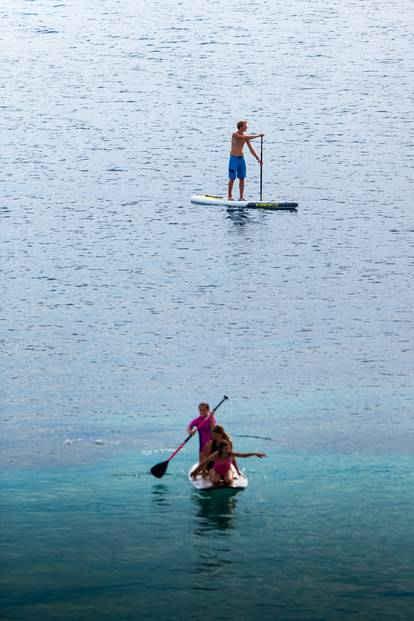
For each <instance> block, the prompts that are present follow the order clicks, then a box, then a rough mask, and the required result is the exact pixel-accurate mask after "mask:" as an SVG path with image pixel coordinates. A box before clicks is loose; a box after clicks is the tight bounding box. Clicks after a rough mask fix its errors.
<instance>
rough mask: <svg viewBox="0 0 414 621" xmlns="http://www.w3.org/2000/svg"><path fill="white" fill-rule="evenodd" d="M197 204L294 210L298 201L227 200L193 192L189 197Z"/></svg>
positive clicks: (222, 197)
mask: <svg viewBox="0 0 414 621" xmlns="http://www.w3.org/2000/svg"><path fill="white" fill-rule="evenodd" d="M190 201H191V202H192V203H195V204H197V205H223V206H225V207H238V208H247V209H273V210H275V211H276V210H286V211H295V210H296V209H297V207H298V203H277V202H275V201H229V200H228V199H227V198H225V197H224V196H210V195H209V194H193V196H192V197H191V198H190Z"/></svg>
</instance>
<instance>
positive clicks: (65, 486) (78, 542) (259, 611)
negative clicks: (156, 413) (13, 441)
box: [1, 439, 414, 621]
mask: <svg viewBox="0 0 414 621" xmlns="http://www.w3.org/2000/svg"><path fill="white" fill-rule="evenodd" d="M240 442H242V441H240ZM251 442H252V440H250V441H249V442H247V441H246V440H244V441H243V442H242V443H241V446H242V447H243V448H247V447H248V446H249V445H250V446H251V444H250V443H251ZM255 442H256V446H258V448H260V449H265V450H268V451H269V448H270V449H271V451H272V452H271V454H270V456H269V458H268V459H267V460H260V461H259V460H254V459H253V458H252V459H249V460H245V462H243V465H245V466H246V472H247V474H248V476H249V488H248V489H247V490H246V491H243V492H240V493H238V494H237V495H235V496H228V495H227V493H226V492H224V493H222V492H221V491H217V492H213V493H210V494H206V495H204V496H203V495H202V494H200V493H198V492H196V491H195V490H193V489H192V488H191V487H190V485H189V484H188V482H187V481H186V479H185V476H186V471H187V468H188V467H189V465H191V463H192V457H193V456H192V452H191V451H190V450H188V451H187V452H186V453H184V454H182V455H181V456H180V457H178V456H177V458H176V460H174V461H173V462H171V463H170V466H169V470H168V473H167V475H166V476H165V477H164V478H163V479H162V480H156V479H154V478H152V477H151V476H150V475H148V469H149V467H150V466H151V465H153V464H154V463H156V462H157V461H159V460H160V459H161V460H162V459H163V455H161V454H152V455H140V454H135V455H134V454H131V455H129V456H124V458H123V459H122V460H114V461H112V462H111V463H107V464H105V465H104V466H100V467H95V466H83V467H70V468H67V469H65V470H63V469H41V470H30V471H28V470H6V472H4V473H3V475H2V488H3V497H2V535H1V539H2V549H3V573H2V587H1V599H2V604H3V618H4V619H6V620H10V621H12V620H17V619H19V620H20V619H39V618H41V619H44V620H46V621H47V620H52V619H79V620H83V619H85V620H89V619H94V618H95V619H96V618H99V619H103V620H108V621H109V620H111V621H112V620H115V619H125V620H127V619H128V620H129V619H131V620H132V619H141V618H144V617H145V616H149V617H150V618H153V619H160V620H161V619H162V620H165V621H168V620H171V621H172V620H174V619H177V618H182V617H183V616H184V617H185V618H189V619H199V618H200V611H202V614H203V616H204V615H206V616H207V617H208V618H211V619H214V620H221V619H223V620H224V619H227V618H228V617H229V616H231V615H235V616H236V617H238V618H240V619H246V620H248V621H250V620H253V619H256V618H257V617H258V616H260V617H261V618H263V619H266V620H269V621H270V620H272V619H286V620H298V621H299V620H304V621H305V620H311V619H313V620H316V619H321V620H322V619H325V620H328V619H329V620H331V619H332V620H338V621H340V620H342V619H351V618H352V619H360V620H361V621H363V620H373V621H374V620H379V619H381V620H382V619H383V620H384V621H385V620H393V619H395V620H397V619H398V620H403V619H406V620H407V621H408V619H410V615H411V612H412V608H413V604H414V591H413V585H412V571H413V567H414V558H413V549H414V532H413V528H412V515H413V511H414V492H413V465H414V463H413V459H412V457H408V456H401V455H388V456H387V457H382V458H373V457H371V458H369V457H359V458H355V457H351V456H349V455H341V454H337V455H335V456H326V455H320V454H319V455H318V454H311V453H304V452H295V453H294V454H293V453H289V452H286V451H278V450H275V448H274V447H271V446H269V442H265V441H258V440H257V439H256V441H255ZM396 499H398V501H397V502H396Z"/></svg>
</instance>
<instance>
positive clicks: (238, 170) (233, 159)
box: [229, 155, 246, 179]
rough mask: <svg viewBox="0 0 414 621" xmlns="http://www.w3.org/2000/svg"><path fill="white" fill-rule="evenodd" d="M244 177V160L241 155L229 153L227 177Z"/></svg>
mask: <svg viewBox="0 0 414 621" xmlns="http://www.w3.org/2000/svg"><path fill="white" fill-rule="evenodd" d="M236 176H237V177H238V178H239V179H245V178H246V162H245V161H244V157H243V155H230V159H229V179H235V178H236Z"/></svg>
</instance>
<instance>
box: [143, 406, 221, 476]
mask: <svg viewBox="0 0 414 621" xmlns="http://www.w3.org/2000/svg"><path fill="white" fill-rule="evenodd" d="M227 399H228V397H226V395H224V397H223V398H222V400H221V401H220V403H219V404H218V405H216V407H215V408H213V410H212V412H210V414H209V416H210V415H211V414H214V412H216V411H217V410H218V409H219V407H220V406H221V404H222V403H224V402H225V401H227ZM204 423H205V420H203V421H201V423H200V424H199V425H197V427H196V429H195V431H197V430H198V428H199V427H201V425H204ZM194 433H195V432H194ZM193 435H194V434H193V433H190V435H189V436H187V437H186V439H185V440H184V442H183V443H182V444H180V446H179V447H178V448H176V449H175V451H174V453H172V454H171V455H170V456H169V458H168V459H167V460H166V461H162V462H161V463H159V464H156V465H155V466H153V467H152V468H151V471H150V472H151V474H153V475H154V477H157V479H161V477H163V476H164V474H165V473H166V472H167V468H168V464H169V463H170V461H171V460H172V458H173V457H175V456H176V455H177V453H178V451H180V450H181V449H182V448H183V446H184V444H186V443H187V442H188V441H189V440H191V438H192V437H193Z"/></svg>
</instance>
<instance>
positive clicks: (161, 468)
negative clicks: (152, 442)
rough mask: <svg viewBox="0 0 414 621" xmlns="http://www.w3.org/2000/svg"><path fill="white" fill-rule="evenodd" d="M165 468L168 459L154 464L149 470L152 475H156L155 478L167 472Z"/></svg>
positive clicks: (159, 477)
mask: <svg viewBox="0 0 414 621" xmlns="http://www.w3.org/2000/svg"><path fill="white" fill-rule="evenodd" d="M167 468H168V460H167V461H162V462H161V463H160V464H156V465H155V466H153V467H152V468H151V470H150V472H151V474H153V475H154V477H157V479H161V477H163V476H164V474H165V473H166V472H167Z"/></svg>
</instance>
